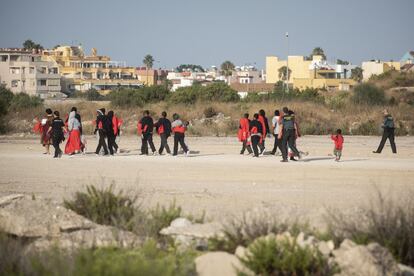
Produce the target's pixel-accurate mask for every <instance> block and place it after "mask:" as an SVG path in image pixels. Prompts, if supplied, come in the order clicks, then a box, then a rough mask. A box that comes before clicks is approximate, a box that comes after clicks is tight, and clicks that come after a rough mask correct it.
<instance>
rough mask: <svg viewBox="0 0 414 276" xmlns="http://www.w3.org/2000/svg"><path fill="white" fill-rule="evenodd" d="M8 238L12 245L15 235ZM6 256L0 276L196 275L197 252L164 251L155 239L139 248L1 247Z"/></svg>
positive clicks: (1, 251)
mask: <svg viewBox="0 0 414 276" xmlns="http://www.w3.org/2000/svg"><path fill="white" fill-rule="evenodd" d="M7 239H8V241H7V243H8V244H9V243H10V242H11V238H7ZM0 242H1V240H0ZM1 245H5V242H1ZM9 250H13V251H12V252H10V251H9ZM2 255H4V256H6V255H8V258H4V261H5V262H2V263H1V264H2V265H1V266H0V275H68V276H69V275H74V276H75V275H160V276H169V275H171V276H172V275H183V276H184V275H195V265H194V258H195V257H196V253H195V252H193V251H186V252H178V251H176V250H175V249H173V248H170V249H168V250H162V249H159V248H158V246H157V243H156V242H155V241H153V240H149V241H147V242H146V243H145V244H144V245H143V246H142V247H141V248H135V249H120V248H98V249H79V250H75V251H72V252H65V251H60V250H57V249H53V248H52V249H49V250H47V251H44V252H32V253H31V254H26V253H25V251H24V248H23V247H18V246H13V247H10V246H7V247H3V246H0V257H1V256H2Z"/></svg>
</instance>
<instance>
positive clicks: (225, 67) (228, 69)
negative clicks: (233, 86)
mask: <svg viewBox="0 0 414 276" xmlns="http://www.w3.org/2000/svg"><path fill="white" fill-rule="evenodd" d="M234 67H235V66H234V64H233V62H231V61H229V60H226V61H225V62H223V63H222V64H221V66H220V69H221V73H222V74H223V75H224V76H225V77H227V78H228V77H230V76H231V75H232V74H233V71H234ZM227 83H230V81H229V80H228V79H227Z"/></svg>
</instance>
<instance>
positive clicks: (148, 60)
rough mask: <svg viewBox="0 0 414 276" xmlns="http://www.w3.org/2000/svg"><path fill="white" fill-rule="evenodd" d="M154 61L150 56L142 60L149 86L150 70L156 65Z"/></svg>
mask: <svg viewBox="0 0 414 276" xmlns="http://www.w3.org/2000/svg"><path fill="white" fill-rule="evenodd" d="M154 61H155V60H154V58H153V57H152V56H151V55H150V54H148V55H146V56H145V57H144V59H143V60H142V62H143V63H144V64H145V69H146V70H147V79H146V85H148V70H149V69H151V68H152V66H153V65H154Z"/></svg>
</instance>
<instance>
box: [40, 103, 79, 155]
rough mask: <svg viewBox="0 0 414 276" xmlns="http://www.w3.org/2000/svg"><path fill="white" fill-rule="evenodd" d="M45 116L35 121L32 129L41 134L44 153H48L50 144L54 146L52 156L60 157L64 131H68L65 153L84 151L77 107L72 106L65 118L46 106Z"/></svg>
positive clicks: (71, 153) (72, 153)
mask: <svg viewBox="0 0 414 276" xmlns="http://www.w3.org/2000/svg"><path fill="white" fill-rule="evenodd" d="M45 113H46V114H45V117H44V118H43V119H42V120H41V121H39V120H38V121H37V123H36V125H35V127H34V129H35V131H37V132H39V133H40V134H41V138H40V142H41V144H42V145H43V147H44V148H45V152H44V154H50V145H53V147H54V148H55V153H54V158H58V157H61V156H62V154H63V151H62V150H61V149H60V144H61V143H62V142H63V141H65V139H66V138H65V133H68V135H67V137H68V139H67V142H66V145H65V150H64V153H65V154H69V155H74V154H76V153H81V152H84V150H85V145H86V142H85V141H82V140H83V139H82V138H81V137H82V123H81V122H82V121H81V116H80V115H79V113H77V108H76V107H72V109H71V110H70V112H69V114H68V116H67V117H66V120H65V121H64V120H62V119H61V118H60V113H59V111H57V110H55V111H52V109H50V108H47V109H46V111H45Z"/></svg>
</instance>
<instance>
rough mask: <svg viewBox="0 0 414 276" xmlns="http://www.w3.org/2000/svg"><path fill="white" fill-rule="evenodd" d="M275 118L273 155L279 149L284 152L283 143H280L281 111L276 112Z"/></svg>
mask: <svg viewBox="0 0 414 276" xmlns="http://www.w3.org/2000/svg"><path fill="white" fill-rule="evenodd" d="M274 114H275V116H273V118H272V127H273V136H274V137H275V143H274V146H273V150H272V152H271V153H272V154H273V155H275V154H276V151H277V148H279V150H280V151H282V148H281V141H279V138H278V135H279V128H280V126H279V122H280V112H279V110H275V113H274Z"/></svg>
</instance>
